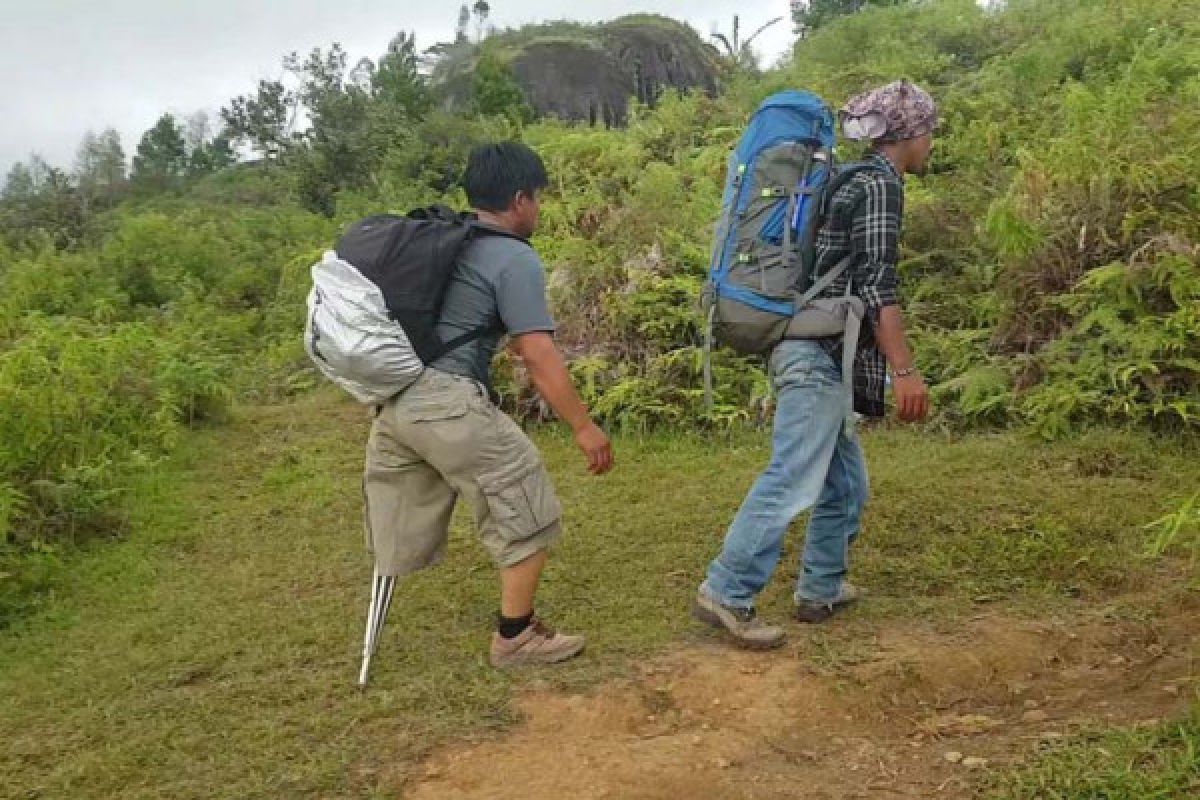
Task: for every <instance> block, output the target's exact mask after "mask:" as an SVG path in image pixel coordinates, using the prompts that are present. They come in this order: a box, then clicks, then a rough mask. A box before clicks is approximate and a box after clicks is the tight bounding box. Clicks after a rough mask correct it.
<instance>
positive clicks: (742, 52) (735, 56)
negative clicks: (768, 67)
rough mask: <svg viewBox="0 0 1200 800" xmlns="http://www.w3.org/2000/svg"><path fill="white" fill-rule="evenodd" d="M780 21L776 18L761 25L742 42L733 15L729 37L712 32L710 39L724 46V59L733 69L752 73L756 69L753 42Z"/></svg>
mask: <svg viewBox="0 0 1200 800" xmlns="http://www.w3.org/2000/svg"><path fill="white" fill-rule="evenodd" d="M782 21H783V17H776V18H775V19H773V20H771V21H769V22H767V23H766V24H765V25H761V26H760V27H759V28H758V30H756V31H755V32H754V33H752V34H751V35H750V36H749V38H747V39H746V41H744V42H743V41H742V40H741V21H740V19H739V18H738V16H737V15H736V14H735V15H734V17H733V31H732V34H731V35H730V36H726V35H725V34H723V33H720V32H719V31H714V32H713V33H712V38H714V39H716V40H717V41H718V42H720V43H721V44H722V45H723V46H724V48H725V57H726V59H727V60H728V61H729V63H730V65H731V66H733V67H734V68H735V69H749V70H752V71H753V70H757V69H758V56H756V55H755V54H754V49H753V47H752V45H753V44H754V40H755V39H757V38H758V37H759V36H761V35H762V33H763V31H765V30H767V29H768V28H770V27H772V26H774V25H777V24H779V23H780V22H782Z"/></svg>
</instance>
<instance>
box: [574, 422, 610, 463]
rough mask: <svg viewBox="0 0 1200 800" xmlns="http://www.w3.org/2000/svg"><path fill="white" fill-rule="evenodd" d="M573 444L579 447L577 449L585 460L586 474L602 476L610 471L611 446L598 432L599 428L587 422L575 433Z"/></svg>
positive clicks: (600, 431)
mask: <svg viewBox="0 0 1200 800" xmlns="http://www.w3.org/2000/svg"><path fill="white" fill-rule="evenodd" d="M575 444H577V445H579V449H580V450H582V451H583V455H584V457H585V458H587V462H588V472H590V473H592V474H593V475H603V474H604V473H606V472H608V471H609V470H610V469H612V465H613V454H612V445H611V444H610V443H609V441H608V436H606V435H605V433H604V431H602V430H600V426H598V425H596V423H594V422H589V423H588V424H586V425H584V426H583V427H582V428H580V429H579V430H577V431H575Z"/></svg>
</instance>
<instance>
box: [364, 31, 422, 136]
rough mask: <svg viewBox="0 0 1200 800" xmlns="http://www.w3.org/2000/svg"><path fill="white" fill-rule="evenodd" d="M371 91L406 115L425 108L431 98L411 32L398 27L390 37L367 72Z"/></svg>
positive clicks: (419, 114) (416, 115) (382, 102)
mask: <svg viewBox="0 0 1200 800" xmlns="http://www.w3.org/2000/svg"><path fill="white" fill-rule="evenodd" d="M371 94H372V96H373V97H374V99H375V101H376V103H378V104H380V105H381V106H383V107H384V108H386V109H393V110H395V111H397V112H398V115H399V116H403V117H406V118H409V119H419V118H420V117H423V116H424V115H425V114H426V113H427V112H428V111H429V109H430V107H431V106H432V105H433V98H432V97H431V96H430V92H429V86H428V84H427V83H426V81H425V78H424V77H423V76H422V75H421V61H420V57H419V56H418V55H417V39H416V37H415V36H413V35H412V34H406V33H404V32H403V31H402V32H400V33H398V34H396V37H395V38H393V39H392V41H391V43H390V44H389V45H388V49H387V52H386V53H384V55H383V57H382V58H380V59H379V65H378V66H377V67H376V68H375V71H374V74H372V75H371Z"/></svg>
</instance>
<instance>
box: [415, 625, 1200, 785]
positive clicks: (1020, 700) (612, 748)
mask: <svg viewBox="0 0 1200 800" xmlns="http://www.w3.org/2000/svg"><path fill="white" fill-rule="evenodd" d="M1197 634H1200V615H1196V614H1195V613H1194V612H1183V611H1180V612H1178V613H1175V614H1173V615H1171V616H1168V617H1164V618H1160V619H1156V620H1153V621H1142V622H1138V621H1131V620H1128V619H1126V620H1116V619H1112V618H1106V617H1105V616H1103V615H1101V614H1099V613H1096V614H1093V615H1090V616H1088V617H1086V618H1083V619H1076V620H1070V621H1068V620H1055V621H1042V622H1031V621H1028V620H1018V619H1014V618H1011V617H1006V616H1003V615H989V616H981V617H975V618H973V619H972V620H970V621H969V622H967V623H964V624H962V625H959V626H957V628H956V629H954V630H949V626H947V625H945V624H944V623H943V624H942V629H941V630H938V629H936V628H935V627H934V626H933V625H929V626H924V627H923V626H920V625H917V624H912V623H910V624H899V625H897V624H895V623H890V624H888V625H882V624H879V625H870V624H868V623H862V622H860V623H851V626H850V630H849V631H847V630H846V629H843V633H841V634H837V636H838V637H839V638H838V641H839V643H840V644H839V647H838V648H837V650H840V651H842V652H841V654H840V655H837V653H836V652H835V653H834V656H833V658H832V660H831V659H830V658H820V659H818V658H815V657H814V655H813V654H814V649H815V648H814V646H813V645H814V642H816V641H817V640H816V639H815V638H813V636H814V635H813V634H808V633H803V632H802V633H799V634H798V635H797V636H795V637H794V639H796V641H795V643H794V644H793V645H791V646H789V648H788V649H787V650H784V651H782V652H777V653H773V654H754V653H744V652H737V651H732V650H730V649H727V648H725V647H722V646H720V645H718V644H716V643H701V644H697V645H694V646H689V647H686V648H684V649H681V650H679V651H677V652H675V653H672V654H669V655H667V656H664V657H662V658H660V659H658V660H656V661H655V662H653V663H652V664H650V665H647V666H646V667H644V668H643V669H642V670H641V672H640V675H639V676H638V677H637V678H635V679H631V680H626V681H622V682H619V683H613V684H608V685H606V686H604V687H602V688H600V689H598V690H597V691H595V692H593V693H590V694H587V695H564V694H560V693H554V692H531V693H528V694H526V695H525V696H523V697H522V698H521V699H520V700H519V705H520V708H521V710H522V712H523V713H524V715H525V721H524V722H523V723H522V724H521V725H520V726H518V727H517V728H516V729H515V730H513V731H510V732H508V733H507V734H503V735H498V736H495V737H491V738H487V739H482V740H479V741H474V742H468V743H460V744H457V745H454V746H451V747H449V748H446V749H444V750H441V751H439V752H436V753H435V754H434V755H433V756H432V757H431V758H430V759H429V760H428V761H427V762H426V764H425V765H424V767H423V769H422V770H421V771H420V772H419V773H418V775H417V777H416V778H415V779H414V780H413V781H411V782H410V783H409V785H408V786H407V791H406V792H405V793H404V797H405V798H408V799H409V800H434V799H435V798H436V800H474V799H475V798H479V799H480V800H482V799H483V798H487V800H551V799H553V800H564V799H565V798H569V800H601V799H602V798H605V799H610V798H611V799H612V800H660V799H661V800H668V798H669V799H670V800H680V799H681V798H702V799H704V800H709V799H711V800H741V799H742V798H746V799H747V800H750V799H753V800H775V799H776V798H778V799H779V800H782V799H783V798H796V797H804V798H806V800H841V799H842V798H930V797H936V798H943V797H944V798H966V797H972V796H975V791H976V788H977V787H978V785H979V783H980V779H981V778H982V777H983V775H984V774H985V773H986V771H987V770H989V769H995V768H996V767H1003V766H1005V765H1008V764H1012V763H1016V762H1018V761H1020V760H1022V759H1025V758H1028V757H1029V756H1031V755H1033V754H1034V753H1035V751H1036V750H1037V749H1038V748H1043V747H1052V746H1054V744H1055V742H1057V741H1059V740H1061V739H1062V738H1063V737H1064V736H1065V735H1067V734H1069V733H1071V732H1072V731H1075V730H1077V729H1079V728H1080V727H1081V726H1086V725H1093V724H1100V725H1104V726H1115V725H1127V724H1150V723H1152V722H1155V721H1157V720H1158V719H1160V718H1163V717H1167V716H1170V715H1171V714H1173V713H1176V712H1178V711H1180V710H1181V709H1182V708H1184V707H1185V706H1186V703H1187V698H1188V696H1189V695H1190V694H1191V692H1192V688H1193V686H1194V684H1195V680H1196V675H1197V670H1196V666H1197V656H1200V647H1198V646H1197V644H1196V642H1197V641H1198V637H1197ZM817 635H820V634H817ZM953 754H959V756H960V757H961V758H962V759H965V762H964V761H958V762H957V763H955V762H952V761H951V760H949V759H948V757H947V756H948V755H950V756H951V757H954V756H953ZM974 759H986V762H987V763H986V765H981V764H979V763H978V762H976V761H975V760H974Z"/></svg>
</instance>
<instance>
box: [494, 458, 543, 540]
mask: <svg viewBox="0 0 1200 800" xmlns="http://www.w3.org/2000/svg"><path fill="white" fill-rule="evenodd" d="M480 489H481V490H482V491H483V496H484V499H485V501H486V502H487V505H488V511H489V512H490V513H491V515H492V521H493V524H494V525H495V528H496V532H497V533H498V534H499V535H500V537H501V538H502V539H504V540H505V541H509V542H519V541H522V540H524V539H528V538H529V537H531V536H533V535H534V534H537V533H539V532H541V531H543V530H545V529H546V528H547V527H549V526H550V525H553V524H554V523H555V522H558V521H559V519H560V518H561V517H562V504H561V503H559V501H558V496H557V495H556V494H555V493H554V484H553V483H551V481H550V474H549V473H548V472H546V469H545V467H543V466H541V465H540V464H539V465H538V466H535V467H534V468H532V469H526V470H524V471H522V472H521V473H519V474H518V475H516V476H515V477H513V476H506V479H505V480H502V481H481V483H480Z"/></svg>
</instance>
